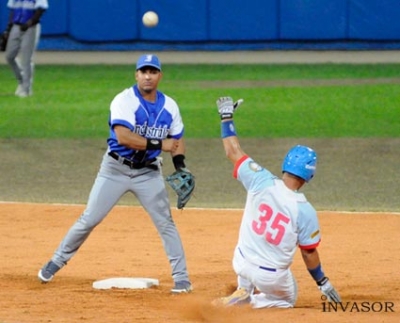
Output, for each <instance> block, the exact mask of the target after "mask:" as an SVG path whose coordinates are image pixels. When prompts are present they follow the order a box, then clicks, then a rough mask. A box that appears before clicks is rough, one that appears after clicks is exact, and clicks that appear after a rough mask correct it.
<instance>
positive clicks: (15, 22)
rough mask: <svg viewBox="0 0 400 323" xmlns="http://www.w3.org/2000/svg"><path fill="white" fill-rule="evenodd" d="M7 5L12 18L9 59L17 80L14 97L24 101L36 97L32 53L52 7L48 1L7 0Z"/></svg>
mask: <svg viewBox="0 0 400 323" xmlns="http://www.w3.org/2000/svg"><path fill="white" fill-rule="evenodd" d="M7 6H8V8H9V9H10V16H9V23H8V28H7V30H8V31H9V35H8V42H7V47H6V60H7V63H8V64H9V65H10V67H11V69H12V70H13V72H14V75H15V78H16V79H17V81H18V87H17V89H16V91H15V95H16V96H18V97H21V98H24V97H27V96H29V95H32V94H33V92H32V83H33V72H34V63H33V54H34V52H35V50H36V47H37V44H38V41H39V38H40V31H41V27H40V18H41V17H42V15H43V13H44V12H45V11H46V10H47V9H48V7H49V5H48V2H47V0H8V3H7ZM17 56H18V58H19V60H18V61H17Z"/></svg>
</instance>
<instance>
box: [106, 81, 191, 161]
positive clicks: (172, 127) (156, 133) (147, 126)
mask: <svg viewBox="0 0 400 323" xmlns="http://www.w3.org/2000/svg"><path fill="white" fill-rule="evenodd" d="M116 125H122V126H124V127H127V128H128V129H130V130H131V131H132V132H134V133H136V134H138V135H140V136H142V137H144V138H147V139H160V140H163V139H165V138H174V139H180V138H181V137H182V136H183V132H184V125H183V122H182V117H181V115H180V111H179V107H178V105H177V103H176V102H175V101H174V100H173V99H172V98H170V97H169V96H167V95H165V94H163V93H161V92H160V91H157V99H156V101H155V102H154V103H151V102H148V101H146V100H144V99H143V97H142V96H141V94H140V92H139V90H138V88H137V85H134V86H133V87H131V88H129V89H125V90H124V91H122V92H121V93H119V94H118V95H116V97H115V98H114V99H113V101H112V102H111V106H110V117H109V127H110V135H109V138H108V139H107V142H108V146H109V148H108V151H114V152H116V153H118V154H119V155H120V156H122V157H125V158H128V159H130V160H133V161H134V162H138V163H141V162H144V161H146V160H150V159H153V158H155V157H157V156H158V155H159V154H160V153H161V150H135V149H131V148H127V147H125V146H122V145H119V144H118V140H117V137H116V134H115V132H114V126H116Z"/></svg>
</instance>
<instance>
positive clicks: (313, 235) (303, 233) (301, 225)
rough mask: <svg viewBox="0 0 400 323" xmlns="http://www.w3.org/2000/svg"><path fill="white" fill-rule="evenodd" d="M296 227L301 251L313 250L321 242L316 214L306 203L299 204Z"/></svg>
mask: <svg viewBox="0 0 400 323" xmlns="http://www.w3.org/2000/svg"><path fill="white" fill-rule="evenodd" d="M298 207H299V216H298V218H297V226H298V230H299V235H298V239H299V240H298V242H299V247H300V248H301V249H313V248H316V247H317V246H318V245H319V242H320V241H321V232H320V227H319V222H318V217H317V212H316V211H315V209H314V208H313V207H312V205H311V204H310V203H308V202H305V203H299V204H298Z"/></svg>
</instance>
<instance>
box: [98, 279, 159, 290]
mask: <svg viewBox="0 0 400 323" xmlns="http://www.w3.org/2000/svg"><path fill="white" fill-rule="evenodd" d="M158 285H159V282H158V279H153V278H128V277H120V278H108V279H103V280H98V281H95V282H94V283H93V288H95V289H111V288H130V289H145V288H149V287H151V286H158Z"/></svg>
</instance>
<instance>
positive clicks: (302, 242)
mask: <svg viewBox="0 0 400 323" xmlns="http://www.w3.org/2000/svg"><path fill="white" fill-rule="evenodd" d="M233 176H234V178H236V179H237V180H238V181H240V182H241V183H242V184H243V186H244V187H245V189H246V191H247V199H246V206H245V209H244V214H243V218H242V222H241V225H240V231H239V241H238V247H239V248H240V250H241V252H242V253H243V255H244V257H245V258H246V259H247V260H248V261H250V262H252V263H254V264H256V265H259V266H267V267H272V268H282V269H284V268H288V267H289V266H290V264H291V263H292V261H293V257H294V254H295V252H296V249H297V246H299V247H300V248H302V249H312V248H315V247H317V246H318V244H319V242H320V239H321V237H320V228H319V223H318V217H317V212H316V211H315V209H314V208H313V207H312V205H311V204H310V203H309V202H308V201H307V199H306V197H305V196H304V194H302V193H299V192H295V191H292V190H290V189H289V188H288V187H286V185H285V184H284V183H283V181H282V180H281V179H279V178H278V177H276V176H275V175H273V174H272V173H271V172H270V171H268V170H267V169H265V168H263V167H261V166H260V165H258V164H257V163H255V162H254V160H253V159H251V158H250V157H248V156H244V157H243V158H241V159H240V160H239V161H238V162H237V163H236V165H235V168H234V172H233Z"/></svg>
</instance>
